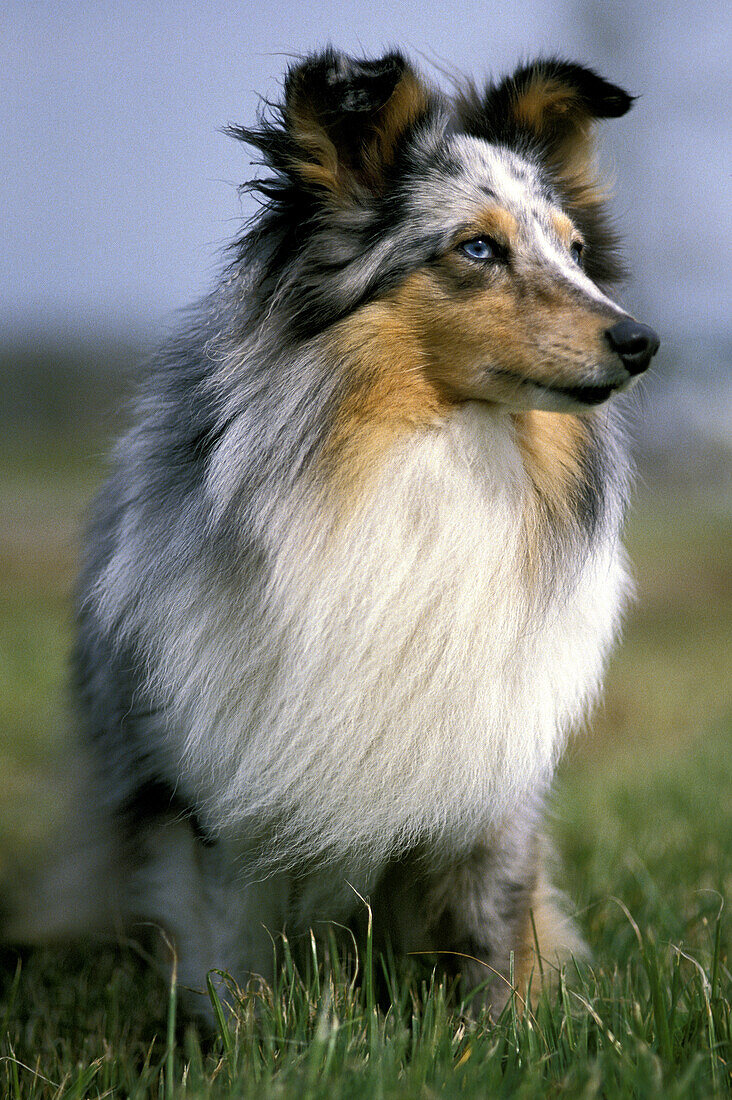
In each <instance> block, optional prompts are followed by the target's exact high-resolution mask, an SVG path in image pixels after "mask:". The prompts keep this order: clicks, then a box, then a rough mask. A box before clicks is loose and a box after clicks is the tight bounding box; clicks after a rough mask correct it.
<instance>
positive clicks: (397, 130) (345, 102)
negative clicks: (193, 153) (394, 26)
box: [233, 48, 432, 201]
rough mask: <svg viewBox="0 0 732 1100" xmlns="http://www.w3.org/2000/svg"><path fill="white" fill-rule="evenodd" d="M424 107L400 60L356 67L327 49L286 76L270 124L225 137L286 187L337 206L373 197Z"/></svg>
mask: <svg viewBox="0 0 732 1100" xmlns="http://www.w3.org/2000/svg"><path fill="white" fill-rule="evenodd" d="M431 105H432V96H431V94H430V92H429V91H428V89H427V88H426V87H425V85H424V84H423V82H422V81H421V79H420V78H419V76H418V75H417V73H416V72H415V71H414V69H413V68H412V67H411V66H410V65H409V63H408V62H407V61H406V59H405V58H404V57H403V55H402V54H400V53H396V52H394V53H388V54H386V55H385V56H384V57H381V58H378V59H376V60H356V59H354V58H352V57H348V56H347V55H346V54H343V53H338V52H337V51H335V50H333V49H330V48H329V49H327V50H325V51H324V52H323V53H320V54H314V55H312V56H311V57H308V58H306V60H305V61H303V62H301V63H300V64H298V65H295V66H293V67H292V68H291V69H290V71H289V72H288V74H287V77H286V80H285V97H284V103H283V104H282V105H281V106H280V107H278V108H277V111H276V113H277V123H278V125H276V126H275V125H273V124H272V123H271V122H267V123H265V125H264V127H263V128H262V129H261V130H258V131H245V130H239V131H233V132H234V133H235V134H236V136H238V137H242V138H244V140H246V141H249V142H250V143H251V144H254V145H256V146H257V147H258V148H260V149H261V150H262V152H264V153H265V156H266V157H267V160H268V162H269V163H270V165H271V166H272V167H274V168H275V169H277V171H278V172H280V173H281V174H283V175H286V176H287V177H288V178H289V179H290V180H293V181H299V183H300V186H304V187H306V188H307V189H308V190H311V191H314V192H317V193H319V195H320V197H321V198H327V199H333V200H335V201H338V200H344V199H347V198H349V197H351V196H352V195H353V194H354V191H357V190H358V188H359V187H361V188H362V187H366V188H368V189H369V190H372V191H378V190H380V188H381V185H382V183H383V180H384V175H385V172H386V171H387V170H388V168H389V165H391V164H392V163H393V161H394V157H395V155H396V151H397V148H398V146H399V143H400V140H401V139H402V137H403V136H404V135H405V134H406V133H407V131H409V130H410V129H411V128H412V127H413V126H414V125H415V124H416V123H418V122H419V121H420V119H422V118H424V117H426V116H427V115H428V114H429V111H430V108H431Z"/></svg>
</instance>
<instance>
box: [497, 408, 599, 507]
mask: <svg viewBox="0 0 732 1100" xmlns="http://www.w3.org/2000/svg"><path fill="white" fill-rule="evenodd" d="M514 420H515V423H516V440H517V442H518V445H519V449H520V451H521V456H522V458H523V461H524V466H525V467H526V472H527V473H528V475H529V477H530V478H531V480H532V482H533V484H534V486H535V488H536V491H537V493H538V494H539V496H540V497H541V498H542V500H543V501H545V502H546V504H548V506H549V507H550V509H551V510H552V512H554V513H555V514H556V515H558V516H560V517H562V518H565V519H568V518H569V516H570V512H571V508H570V500H569V492H570V490H571V488H572V486H573V485H574V484H575V483H576V481H577V479H578V478H579V476H580V473H581V462H582V451H583V448H584V447H585V445H586V442H587V427H586V423H585V422H584V421H583V419H582V417H579V416H572V415H570V414H568V413H557V412H546V411H544V410H543V409H527V410H526V411H525V412H520V413H516V415H515V417H514Z"/></svg>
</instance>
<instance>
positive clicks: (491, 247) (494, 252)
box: [460, 237, 504, 260]
mask: <svg viewBox="0 0 732 1100" xmlns="http://www.w3.org/2000/svg"><path fill="white" fill-rule="evenodd" d="M460 251H461V252H464V253H465V255H466V256H469V257H470V259H471V260H500V259H501V258H502V256H503V255H504V250H503V249H502V248H501V246H500V245H499V244H498V242H497V241H494V240H493V239H492V238H491V237H475V238H474V239H473V240H472V241H463V243H462V244H461V245H460Z"/></svg>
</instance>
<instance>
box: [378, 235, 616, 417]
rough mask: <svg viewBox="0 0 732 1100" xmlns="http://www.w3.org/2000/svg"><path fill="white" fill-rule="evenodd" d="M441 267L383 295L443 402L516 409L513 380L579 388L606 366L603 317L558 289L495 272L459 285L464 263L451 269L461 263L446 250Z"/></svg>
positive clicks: (517, 392) (608, 354) (607, 355)
mask: <svg viewBox="0 0 732 1100" xmlns="http://www.w3.org/2000/svg"><path fill="white" fill-rule="evenodd" d="M442 264H443V275H444V277H443V278H440V277H439V275H437V274H435V273H434V272H432V271H429V270H426V269H422V270H421V271H417V272H415V273H414V274H412V275H410V276H409V277H408V278H407V279H406V280H405V282H404V283H403V284H402V286H401V287H400V288H398V290H396V291H395V292H394V293H393V294H392V296H391V300H392V303H393V308H394V309H395V310H396V312H397V313H398V315H399V316H400V318H401V319H402V321H403V324H404V327H405V329H406V330H407V331H409V332H411V333H412V334H413V342H414V344H415V345H416V346H418V347H419V348H420V349H421V360H422V362H423V364H424V370H425V371H426V373H427V376H428V377H429V378H430V379H431V380H432V381H433V383H434V384H435V385H436V386H437V388H438V389H439V390H440V392H441V393H443V394H444V395H445V396H446V398H447V399H449V400H453V401H459V400H468V399H471V398H479V399H481V400H484V401H497V402H501V403H504V404H508V405H509V406H510V405H512V404H513V406H514V408H517V407H521V405H522V400H521V386H520V381H519V380H525V381H532V382H536V383H537V384H539V385H546V386H553V385H554V386H564V387H567V386H575V385H581V384H582V383H583V382H586V381H587V380H588V374H589V371H590V367H591V366H594V365H596V364H600V363H602V362H603V361H606V362H607V363H608V365H610V364H611V363H612V361H613V360H612V352H611V350H610V348H609V346H608V345H607V342H606V341H605V340H604V338H603V333H604V330H605V327H606V325H607V321H606V318H605V316H604V315H603V314H602V313H599V312H595V311H594V310H593V309H592V308H583V307H581V306H578V305H577V303H576V301H575V300H573V298H572V296H571V295H570V294H569V293H567V292H566V291H564V290H562V289H561V288H558V287H556V286H554V285H552V284H551V283H547V285H546V286H542V285H541V284H540V283H539V282H537V281H534V283H533V284H532V285H531V288H530V290H528V291H527V290H526V289H524V290H523V291H522V290H521V288H520V287H518V286H517V285H516V282H515V281H514V280H509V279H508V278H501V277H499V278H498V279H496V280H494V281H493V282H490V283H487V284H486V283H485V282H484V281H483V277H482V275H480V274H477V275H476V279H477V281H476V284H475V286H473V287H470V286H468V287H465V286H464V285H461V284H460V282H459V280H460V279H461V277H462V278H463V279H464V277H465V272H464V265H463V266H462V267H458V266H456V265H462V261H461V260H460V258H459V257H457V256H453V255H448V256H445V257H444V258H443V261H442ZM453 280H454V283H455V285H454V286H453V285H452V283H453ZM496 371H498V372H500V371H504V372H508V376H502V375H501V374H500V373H496ZM512 376H515V377H516V380H515V381H514V379H513V377H512Z"/></svg>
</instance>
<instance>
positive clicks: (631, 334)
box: [605, 317, 661, 374]
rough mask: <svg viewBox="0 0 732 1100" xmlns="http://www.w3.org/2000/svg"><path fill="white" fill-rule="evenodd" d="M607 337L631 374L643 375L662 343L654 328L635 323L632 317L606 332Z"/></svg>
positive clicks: (624, 319)
mask: <svg viewBox="0 0 732 1100" xmlns="http://www.w3.org/2000/svg"><path fill="white" fill-rule="evenodd" d="M605 336H606V337H607V340H608V343H609V344H610V347H611V348H612V349H613V351H614V352H617V354H618V355H619V356H620V358H621V359H622V361H623V366H624V367H625V369H626V370H627V371H628V373H629V374H642V373H643V371H644V370H646V368H647V367H648V364H649V363H650V361H651V359H652V358H653V356H654V355H655V354H656V352H657V351H658V345H659V344H660V342H661V341H660V340H659V338H658V336H657V335H656V333H655V332H654V331H653V329H652V328H649V326H648V325H642V324H640V322H639V321H634V320H633V319H632V317H624V318H623V320H622V321H618V323H617V324H616V325H613V326H612V328H609V329H608V330H607V331H606V333H605Z"/></svg>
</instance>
